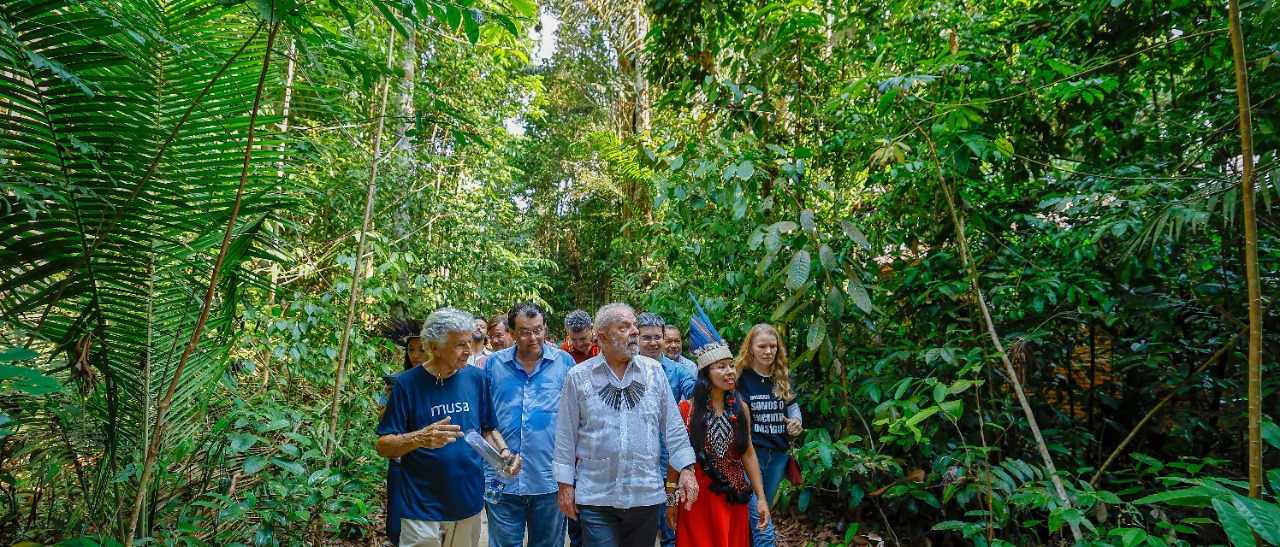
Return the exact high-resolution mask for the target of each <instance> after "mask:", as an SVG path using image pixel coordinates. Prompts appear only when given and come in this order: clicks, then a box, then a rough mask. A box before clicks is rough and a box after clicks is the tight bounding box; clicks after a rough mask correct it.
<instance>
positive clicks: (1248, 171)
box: [1228, 0, 1262, 498]
mask: <svg viewBox="0 0 1280 547" xmlns="http://www.w3.org/2000/svg"><path fill="white" fill-rule="evenodd" d="M1228 10H1229V14H1230V25H1231V52H1232V54H1233V57H1234V59H1235V65H1236V98H1237V99H1238V100H1239V102H1240V155H1241V164H1242V165H1241V167H1242V168H1241V177H1240V195H1241V196H1242V198H1243V205H1244V268H1245V280H1246V283H1247V284H1248V286H1249V497H1251V498H1256V497H1259V496H1261V495H1262V284H1261V282H1260V281H1259V279H1258V219H1257V217H1256V215H1255V211H1254V195H1253V185H1254V182H1255V181H1254V178H1255V173H1254V171H1253V123H1252V117H1253V116H1252V112H1251V110H1252V109H1251V107H1250V105H1249V73H1248V72H1247V71H1246V70H1247V68H1248V67H1247V65H1246V64H1245V60H1244V31H1243V30H1242V29H1241V28H1240V0H1230V1H1229V2H1228Z"/></svg>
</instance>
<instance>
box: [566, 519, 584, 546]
mask: <svg viewBox="0 0 1280 547" xmlns="http://www.w3.org/2000/svg"><path fill="white" fill-rule="evenodd" d="M564 520H565V529H567V530H568V531H569V547H582V525H580V524H578V521H577V520H575V519H571V518H565V519H564Z"/></svg>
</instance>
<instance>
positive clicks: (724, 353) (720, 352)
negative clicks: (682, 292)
mask: <svg viewBox="0 0 1280 547" xmlns="http://www.w3.org/2000/svg"><path fill="white" fill-rule="evenodd" d="M689 298H690V299H691V300H693V306H694V312H693V317H691V318H689V348H690V351H691V352H692V353H693V356H694V357H696V358H697V359H698V368H699V369H701V368H704V367H706V366H707V365H710V364H711V363H714V362H716V361H719V360H721V359H733V352H732V351H730V350H729V343H728V342H725V341H724V337H722V336H720V332H719V331H717V330H716V327H715V325H712V324H711V318H709V317H707V312H706V311H705V310H703V309H702V304H699V303H698V299H697V298H694V297H693V294H692V293H690V294H689Z"/></svg>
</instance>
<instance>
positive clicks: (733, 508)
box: [676, 401, 751, 547]
mask: <svg viewBox="0 0 1280 547" xmlns="http://www.w3.org/2000/svg"><path fill="white" fill-rule="evenodd" d="M680 415H682V416H684V421H685V428H686V429H688V427H689V401H684V402H682V403H680ZM693 474H694V476H695V477H696V478H697V479H698V501H695V502H693V507H692V508H690V509H685V508H684V504H683V503H682V504H680V516H679V519H680V520H678V521H677V522H676V547H750V545H751V517H750V516H749V515H747V506H746V505H735V504H732V503H729V502H728V500H726V499H725V497H724V495H723V494H717V493H715V492H712V491H711V478H710V477H708V476H707V475H706V474H705V473H703V472H702V466H700V465H698V464H696V463H695V464H693Z"/></svg>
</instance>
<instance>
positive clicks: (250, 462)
mask: <svg viewBox="0 0 1280 547" xmlns="http://www.w3.org/2000/svg"><path fill="white" fill-rule="evenodd" d="M268 463H270V462H268V461H267V459H266V458H264V457H262V456H249V457H248V458H245V459H244V474H246V475H252V474H254V473H257V472H259V471H262V468H264V467H266V466H267V464H268Z"/></svg>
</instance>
